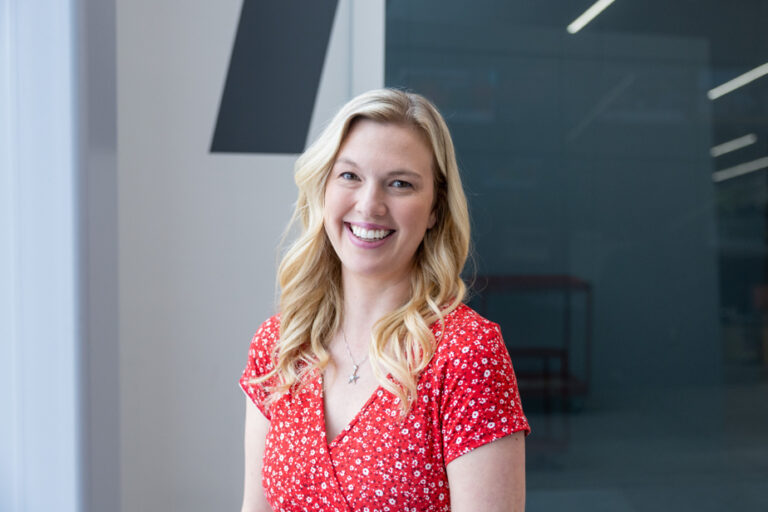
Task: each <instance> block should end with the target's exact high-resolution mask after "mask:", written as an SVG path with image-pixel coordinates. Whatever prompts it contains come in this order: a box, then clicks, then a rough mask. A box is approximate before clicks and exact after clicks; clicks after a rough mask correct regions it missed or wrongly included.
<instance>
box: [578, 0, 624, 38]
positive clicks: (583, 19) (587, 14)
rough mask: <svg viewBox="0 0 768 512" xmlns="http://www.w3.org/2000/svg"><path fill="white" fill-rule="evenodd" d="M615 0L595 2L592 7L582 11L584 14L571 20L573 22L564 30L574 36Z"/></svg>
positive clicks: (598, 0)
mask: <svg viewBox="0 0 768 512" xmlns="http://www.w3.org/2000/svg"><path fill="white" fill-rule="evenodd" d="M614 1H615V0H597V2H595V3H594V4H592V7H590V8H589V9H587V10H586V11H584V14H582V15H581V16H579V17H578V18H576V19H575V20H573V22H572V23H571V24H570V25H568V27H567V28H566V30H567V31H568V32H569V33H571V34H575V33H576V32H578V31H579V30H581V29H583V28H584V25H586V24H587V23H589V22H590V21H592V20H593V19H595V16H597V15H598V14H600V13H601V12H603V10H604V9H605V8H606V7H608V6H609V5H611V4H612V3H613V2H614Z"/></svg>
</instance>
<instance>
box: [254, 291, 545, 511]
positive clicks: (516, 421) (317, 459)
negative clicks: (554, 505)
mask: <svg viewBox="0 0 768 512" xmlns="http://www.w3.org/2000/svg"><path fill="white" fill-rule="evenodd" d="M432 331H433V333H434V334H435V339H437V340H439V344H438V346H437V350H436V352H435V355H434V357H433V358H432V360H431V361H430V363H429V365H428V366H427V368H426V369H424V371H423V372H422V374H421V375H420V376H419V380H418V386H417V400H416V402H415V403H414V404H413V406H412V408H411V410H410V412H409V414H408V415H407V417H405V418H400V417H399V414H400V409H399V405H398V404H399V401H398V399H397V397H395V396H394V395H392V394H391V393H389V392H387V391H385V390H384V389H382V388H381V387H379V388H378V389H377V390H376V391H375V392H374V393H373V394H372V395H371V397H370V398H369V399H368V401H367V402H366V403H365V405H363V408H362V409H361V410H360V411H359V412H358V413H357V415H356V416H355V417H354V418H353V419H352V421H351V422H350V423H349V425H347V426H346V427H345V428H344V430H342V432H341V433H340V434H339V435H338V437H336V439H334V440H332V441H331V442H330V443H329V442H327V440H326V435H325V418H324V412H323V411H324V409H323V386H322V381H321V378H322V377H321V375H319V373H318V374H316V375H315V376H314V377H313V379H312V380H311V382H309V383H308V384H307V385H306V386H304V387H303V388H302V389H301V391H299V392H295V393H291V394H287V395H284V396H283V397H281V398H280V399H279V400H278V401H276V402H275V403H273V404H272V405H271V406H270V407H269V409H266V408H265V406H264V399H265V398H266V392H265V391H264V389H263V388H262V387H260V386H253V385H251V384H250V383H249V380H250V379H251V378H252V377H257V376H259V375H263V374H264V373H265V372H267V371H269V369H271V368H272V361H271V354H272V347H273V346H274V345H275V343H277V341H278V339H279V333H280V320H279V316H274V317H272V318H270V319H269V320H267V321H266V322H264V323H263V324H262V325H261V327H260V328H259V330H258V331H257V332H256V334H255V335H254V336H253V340H252V341H251V345H250V350H249V352H248V364H247V366H246V368H245V371H244V372H243V375H242V377H241V378H240V386H241V387H242V389H243V391H244V392H245V393H246V395H248V397H250V399H251V400H253V402H254V403H255V404H256V405H257V406H258V407H259V409H260V410H261V411H262V413H263V414H264V415H265V416H266V417H267V419H269V420H270V428H269V433H268V434H267V440H266V447H265V452H264V465H263V471H262V483H263V486H264V490H265V493H266V497H267V500H268V501H269V503H270V505H271V506H272V509H273V510H275V512H279V511H286V512H287V511H291V512H293V511H305V510H321V511H326V512H330V511H339V512H341V511H344V512H347V511H363V512H378V511H382V512H387V511H419V512H422V511H449V510H450V508H451V506H450V497H449V492H448V477H447V473H446V465H447V464H449V463H450V462H451V461H452V460H454V459H455V458H457V457H459V456H461V455H463V454H465V453H467V452H469V451H470V450H472V449H474V448H477V447H478V446H481V445H483V444H486V443H490V442H491V441H495V440H496V439H499V438H501V437H504V436H506V435H509V434H511V433H513V432H517V431H521V430H522V431H525V433H526V435H527V434H528V433H529V432H530V427H529V426H528V421H527V419H526V418H525V415H524V414H523V410H522V407H521V404H520V397H519V395H518V391H517V382H516V380H515V374H514V371H513V369H512V362H511V361H510V359H509V354H508V353H507V350H506V348H505V346H504V342H503V341H502V338H501V332H500V330H499V326H498V325H496V324H494V323H492V322H490V321H488V320H486V319H485V318H483V317H481V316H480V315H478V314H477V313H475V312H474V311H473V310H471V309H470V308H468V307H467V306H463V305H462V306H459V307H458V308H457V309H456V310H454V311H452V312H451V313H449V314H448V315H446V317H445V330H444V332H441V330H440V324H439V322H438V323H435V324H434V325H433V326H432Z"/></svg>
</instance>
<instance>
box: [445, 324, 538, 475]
mask: <svg viewBox="0 0 768 512" xmlns="http://www.w3.org/2000/svg"><path fill="white" fill-rule="evenodd" d="M459 336H460V337H461V338H463V339H461V340H460V341H458V342H457V343H455V344H453V345H454V346H453V347H452V348H451V350H450V352H449V354H448V356H449V357H448V358H447V360H446V362H445V364H446V368H445V374H444V375H445V377H444V379H445V380H444V382H443V394H442V399H441V419H442V437H443V456H444V460H445V463H446V464H448V463H449V462H451V461H452V460H454V459H456V458H457V457H459V456H461V455H463V454H465V453H467V452H469V451H471V450H474V449H475V448H477V447H479V446H482V445H484V444H487V443H490V442H492V441H495V440H497V439H500V438H502V437H504V436H507V435H509V434H512V433H513V432H518V431H524V432H525V435H528V434H529V433H530V431H531V428H530V426H529V425H528V420H527V419H526V417H525V415H524V414H523V408H522V405H521V403H520V394H519V392H518V389H517V379H516V378H515V372H514V369H513V368H512V361H511V360H510V357H509V352H507V348H506V347H505V345H504V341H503V340H502V337H501V330H500V328H499V326H498V325H497V324H494V323H492V322H488V321H484V322H483V323H481V324H475V326H474V328H472V329H466V330H462V331H461V334H460V335H459Z"/></svg>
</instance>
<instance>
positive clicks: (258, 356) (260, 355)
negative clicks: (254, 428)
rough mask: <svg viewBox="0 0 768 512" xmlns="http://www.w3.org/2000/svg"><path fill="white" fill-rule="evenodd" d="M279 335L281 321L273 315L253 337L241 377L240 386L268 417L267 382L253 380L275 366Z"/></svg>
mask: <svg viewBox="0 0 768 512" xmlns="http://www.w3.org/2000/svg"><path fill="white" fill-rule="evenodd" d="M279 337H280V322H279V318H278V317H277V316H273V317H272V318H270V319H268V320H267V321H266V322H264V323H263V324H261V327H259V329H258V330H257V331H256V334H254V335H253V338H251V344H250V346H249V348H248V362H247V363H246V366H245V370H243V374H242V376H241V377H240V388H241V389H242V390H243V392H244V393H245V394H246V396H247V397H248V398H250V399H251V401H252V402H253V403H254V404H255V405H256V407H258V408H259V410H260V411H261V413H262V414H263V415H264V416H265V417H266V418H267V419H270V417H269V411H268V410H267V407H266V405H265V401H266V399H267V396H268V395H269V392H268V391H267V389H266V386H265V383H263V382H261V383H257V382H253V380H254V379H256V378H258V377H261V376H262V375H265V374H267V373H269V372H270V371H271V370H272V368H274V363H273V360H272V352H273V349H274V347H275V344H276V343H277V340H278V339H279Z"/></svg>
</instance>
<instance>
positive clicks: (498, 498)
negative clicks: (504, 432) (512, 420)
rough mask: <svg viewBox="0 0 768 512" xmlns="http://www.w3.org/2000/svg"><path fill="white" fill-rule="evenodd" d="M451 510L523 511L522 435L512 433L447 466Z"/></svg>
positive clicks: (523, 466)
mask: <svg viewBox="0 0 768 512" xmlns="http://www.w3.org/2000/svg"><path fill="white" fill-rule="evenodd" d="M447 470H448V484H449V486H450V489H451V510H452V511H453V512H467V511H476V510H483V511H484V512H523V510H525V435H524V434H523V432H515V433H514V434H510V435H508V436H506V437H503V438H501V439H499V440H497V441H494V442H492V443H488V444H485V445H483V446H480V447H478V448H476V449H474V450H472V451H471V452H469V453H465V454H464V455H462V456H460V457H458V458H456V459H455V460H453V461H451V462H450V463H449V464H448V466H447Z"/></svg>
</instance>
